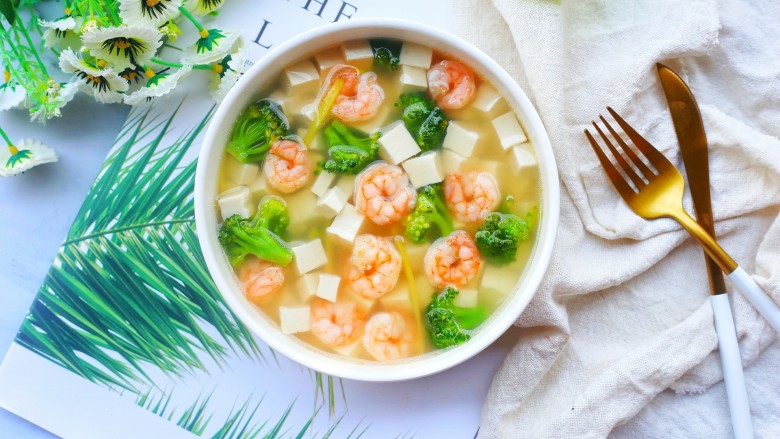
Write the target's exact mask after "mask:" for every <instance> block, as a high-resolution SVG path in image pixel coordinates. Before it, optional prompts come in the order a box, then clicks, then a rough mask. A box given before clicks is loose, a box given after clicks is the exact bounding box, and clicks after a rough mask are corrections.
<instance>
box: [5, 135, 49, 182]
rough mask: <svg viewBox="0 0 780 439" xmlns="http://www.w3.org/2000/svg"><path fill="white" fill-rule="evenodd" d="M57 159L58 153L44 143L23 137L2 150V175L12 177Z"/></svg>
mask: <svg viewBox="0 0 780 439" xmlns="http://www.w3.org/2000/svg"><path fill="white" fill-rule="evenodd" d="M56 161H57V154H56V153H55V152H54V150H53V149H51V148H49V147H48V146H46V145H44V144H43V143H41V142H39V141H37V140H32V139H22V140H20V141H18V142H16V144H15V145H9V146H8V148H5V149H4V150H3V151H2V152H0V176H2V177H10V176H13V175H16V174H20V173H22V172H24V171H26V170H28V169H30V168H32V167H34V166H38V165H42V164H44V163H53V162H56Z"/></svg>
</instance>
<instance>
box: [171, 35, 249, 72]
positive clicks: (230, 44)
mask: <svg viewBox="0 0 780 439" xmlns="http://www.w3.org/2000/svg"><path fill="white" fill-rule="evenodd" d="M204 35H205V36H204ZM243 45H244V43H243V40H242V39H241V36H240V35H239V34H237V33H235V32H226V31H222V30H219V29H209V30H208V31H205V30H204V31H203V32H202V33H201V38H199V39H198V41H196V42H195V44H194V45H193V46H192V47H190V48H189V49H187V51H186V52H185V54H184V56H182V61H181V62H182V63H183V64H191V65H197V64H212V63H215V62H218V61H220V60H222V59H223V58H225V57H226V56H227V55H229V54H230V53H233V52H236V51H238V50H239V49H240V48H241V47H243Z"/></svg>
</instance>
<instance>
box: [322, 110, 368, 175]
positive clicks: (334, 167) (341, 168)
mask: <svg viewBox="0 0 780 439" xmlns="http://www.w3.org/2000/svg"><path fill="white" fill-rule="evenodd" d="M323 134H324V135H325V142H326V143H327V144H328V160H326V161H325V163H323V164H322V168H323V169H324V170H326V171H328V172H330V173H333V174H357V173H358V172H360V171H362V170H363V168H365V167H366V166H368V164H369V163H371V162H373V161H375V160H376V159H377V156H378V155H379V136H380V134H379V133H378V132H377V133H375V134H372V135H370V136H369V135H367V134H365V133H362V132H359V131H357V130H354V129H351V128H349V127H347V126H346V125H344V124H343V123H341V122H339V121H333V122H332V123H331V124H330V125H328V126H327V127H325V129H324V130H323Z"/></svg>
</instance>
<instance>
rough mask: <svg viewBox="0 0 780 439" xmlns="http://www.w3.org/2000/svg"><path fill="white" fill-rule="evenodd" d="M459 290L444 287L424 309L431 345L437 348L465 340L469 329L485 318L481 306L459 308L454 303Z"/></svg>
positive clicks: (485, 315) (484, 312)
mask: <svg viewBox="0 0 780 439" xmlns="http://www.w3.org/2000/svg"><path fill="white" fill-rule="evenodd" d="M458 294H459V291H458V290H456V289H455V288H452V287H446V288H445V289H444V291H442V292H441V293H440V294H434V295H433V299H432V300H431V303H429V304H428V307H427V308H426V310H425V321H426V326H427V328H428V334H430V336H431V341H432V342H433V345H434V346H436V347H437V348H439V349H442V348H446V347H449V346H454V345H458V344H461V343H465V342H467V341H468V340H469V339H470V338H471V334H470V333H469V330H471V329H474V328H476V327H477V326H479V325H480V324H481V323H482V322H483V321H485V319H486V318H487V310H485V308H484V307H482V306H477V307H474V308H459V307H456V306H455V304H454V300H455V297H456V296H457V295H458Z"/></svg>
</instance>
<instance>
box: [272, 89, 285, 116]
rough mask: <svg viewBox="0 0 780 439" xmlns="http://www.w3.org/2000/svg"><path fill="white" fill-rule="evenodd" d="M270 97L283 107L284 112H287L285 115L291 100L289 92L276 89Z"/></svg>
mask: <svg viewBox="0 0 780 439" xmlns="http://www.w3.org/2000/svg"><path fill="white" fill-rule="evenodd" d="M268 97H269V98H271V100H273V101H274V102H276V103H277V104H279V107H280V108H281V109H282V113H285V116H286V115H287V114H288V110H287V107H286V104H287V102H288V101H289V100H290V96H288V95H287V93H285V92H284V91H283V90H276V91H274V92H273V93H271V95H270V96H268Z"/></svg>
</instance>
